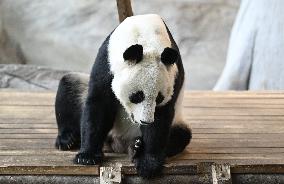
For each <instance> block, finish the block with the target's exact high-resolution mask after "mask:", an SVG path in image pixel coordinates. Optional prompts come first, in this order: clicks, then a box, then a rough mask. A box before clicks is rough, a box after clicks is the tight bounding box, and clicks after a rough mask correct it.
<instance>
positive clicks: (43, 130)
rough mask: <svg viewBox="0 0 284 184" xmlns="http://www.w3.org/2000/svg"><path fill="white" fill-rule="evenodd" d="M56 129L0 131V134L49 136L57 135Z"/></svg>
mask: <svg viewBox="0 0 284 184" xmlns="http://www.w3.org/2000/svg"><path fill="white" fill-rule="evenodd" d="M57 132H58V131H57V129H55V128H54V129H23V128H19V129H14V128H12V129H0V134H39V133H41V134H51V133H57Z"/></svg>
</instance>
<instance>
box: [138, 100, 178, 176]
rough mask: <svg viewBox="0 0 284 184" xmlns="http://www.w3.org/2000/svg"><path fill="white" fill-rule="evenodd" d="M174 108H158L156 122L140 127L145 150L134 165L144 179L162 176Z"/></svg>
mask: <svg viewBox="0 0 284 184" xmlns="http://www.w3.org/2000/svg"><path fill="white" fill-rule="evenodd" d="M173 113H174V109H173V107H172V106H169V105H168V106H167V105H166V106H164V107H158V108H156V111H155V122H154V123H152V124H151V125H147V126H144V125H142V126H141V127H140V129H141V133H142V139H143V149H142V151H141V153H140V155H138V157H137V158H136V159H134V163H135V165H136V168H137V172H138V174H139V175H140V176H142V177H143V178H151V177H155V176H157V175H159V174H161V171H162V168H163V164H164V162H165V158H166V145H167V141H168V136H169V131H170V126H171V123H172V120H173V116H174V115H173Z"/></svg>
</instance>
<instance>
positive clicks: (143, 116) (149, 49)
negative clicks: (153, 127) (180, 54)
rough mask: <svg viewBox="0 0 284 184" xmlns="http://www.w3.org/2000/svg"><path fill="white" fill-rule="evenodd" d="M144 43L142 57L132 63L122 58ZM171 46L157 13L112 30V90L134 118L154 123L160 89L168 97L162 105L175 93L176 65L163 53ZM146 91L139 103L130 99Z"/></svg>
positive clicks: (110, 49)
mask: <svg viewBox="0 0 284 184" xmlns="http://www.w3.org/2000/svg"><path fill="white" fill-rule="evenodd" d="M135 44H140V45H142V46H143V59H142V61H141V62H139V64H137V65H136V64H132V65H131V62H127V61H125V60H124V58H123V53H124V52H125V50H126V49H127V48H129V47H130V46H131V45H135ZM166 47H171V42H170V38H169V35H168V33H167V29H166V27H165V24H164V22H163V20H162V19H161V17H160V16H159V15H155V14H149V15H140V16H139V15H138V16H133V17H128V18H127V19H126V20H124V21H123V22H122V23H121V24H120V25H119V26H118V27H117V28H116V29H115V31H114V32H113V33H112V35H111V37H110V39H109V46H108V52H109V58H108V59H109V64H110V70H111V72H112V73H113V76H114V78H113V81H112V90H113V92H114V94H115V95H116V97H117V98H118V99H119V101H120V102H121V103H122V105H123V107H124V108H125V109H126V111H127V113H128V115H131V114H133V117H134V119H133V121H135V122H138V123H140V122H141V121H144V122H154V113H155V107H156V101H155V99H156V97H157V95H158V93H159V92H161V93H162V95H163V96H164V97H165V98H164V100H163V102H162V103H161V104H159V105H164V104H166V103H167V102H168V101H169V100H170V99H171V97H172V95H173V91H174V89H173V86H174V82H175V76H176V74H177V72H178V69H177V66H176V64H173V65H172V66H165V65H164V64H163V63H162V62H161V58H160V56H161V53H162V52H163V50H164V49H165V48H166ZM138 90H143V92H144V94H145V100H144V101H143V102H142V103H139V104H133V103H131V102H130V101H129V95H130V94H131V93H133V92H136V91H138Z"/></svg>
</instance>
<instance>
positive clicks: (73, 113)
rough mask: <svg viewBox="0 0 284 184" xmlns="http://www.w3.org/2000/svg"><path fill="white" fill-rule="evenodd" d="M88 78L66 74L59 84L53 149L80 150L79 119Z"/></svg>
mask: <svg viewBox="0 0 284 184" xmlns="http://www.w3.org/2000/svg"><path fill="white" fill-rule="evenodd" d="M87 84H88V77H87V76H85V75H82V76H81V75H80V74H67V75H65V76H63V77H62V79H61V80H60V82H59V86H58V90H57V94H56V101H55V114H56V120H57V125H58V136H57V138H56V142H55V147H56V148H57V149H59V150H75V149H79V148H80V119H81V111H82V104H83V101H84V95H85V93H86V90H87Z"/></svg>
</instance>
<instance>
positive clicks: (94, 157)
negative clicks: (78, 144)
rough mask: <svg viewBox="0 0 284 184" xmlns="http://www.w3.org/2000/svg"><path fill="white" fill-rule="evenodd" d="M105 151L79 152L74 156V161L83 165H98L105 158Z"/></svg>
mask: <svg viewBox="0 0 284 184" xmlns="http://www.w3.org/2000/svg"><path fill="white" fill-rule="evenodd" d="M103 157H104V155H103V153H96V154H94V153H84V152H82V153H78V154H77V155H76V157H75V158H74V160H73V162H74V163H75V164H81V165H96V164H99V163H101V162H102V160H103Z"/></svg>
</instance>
